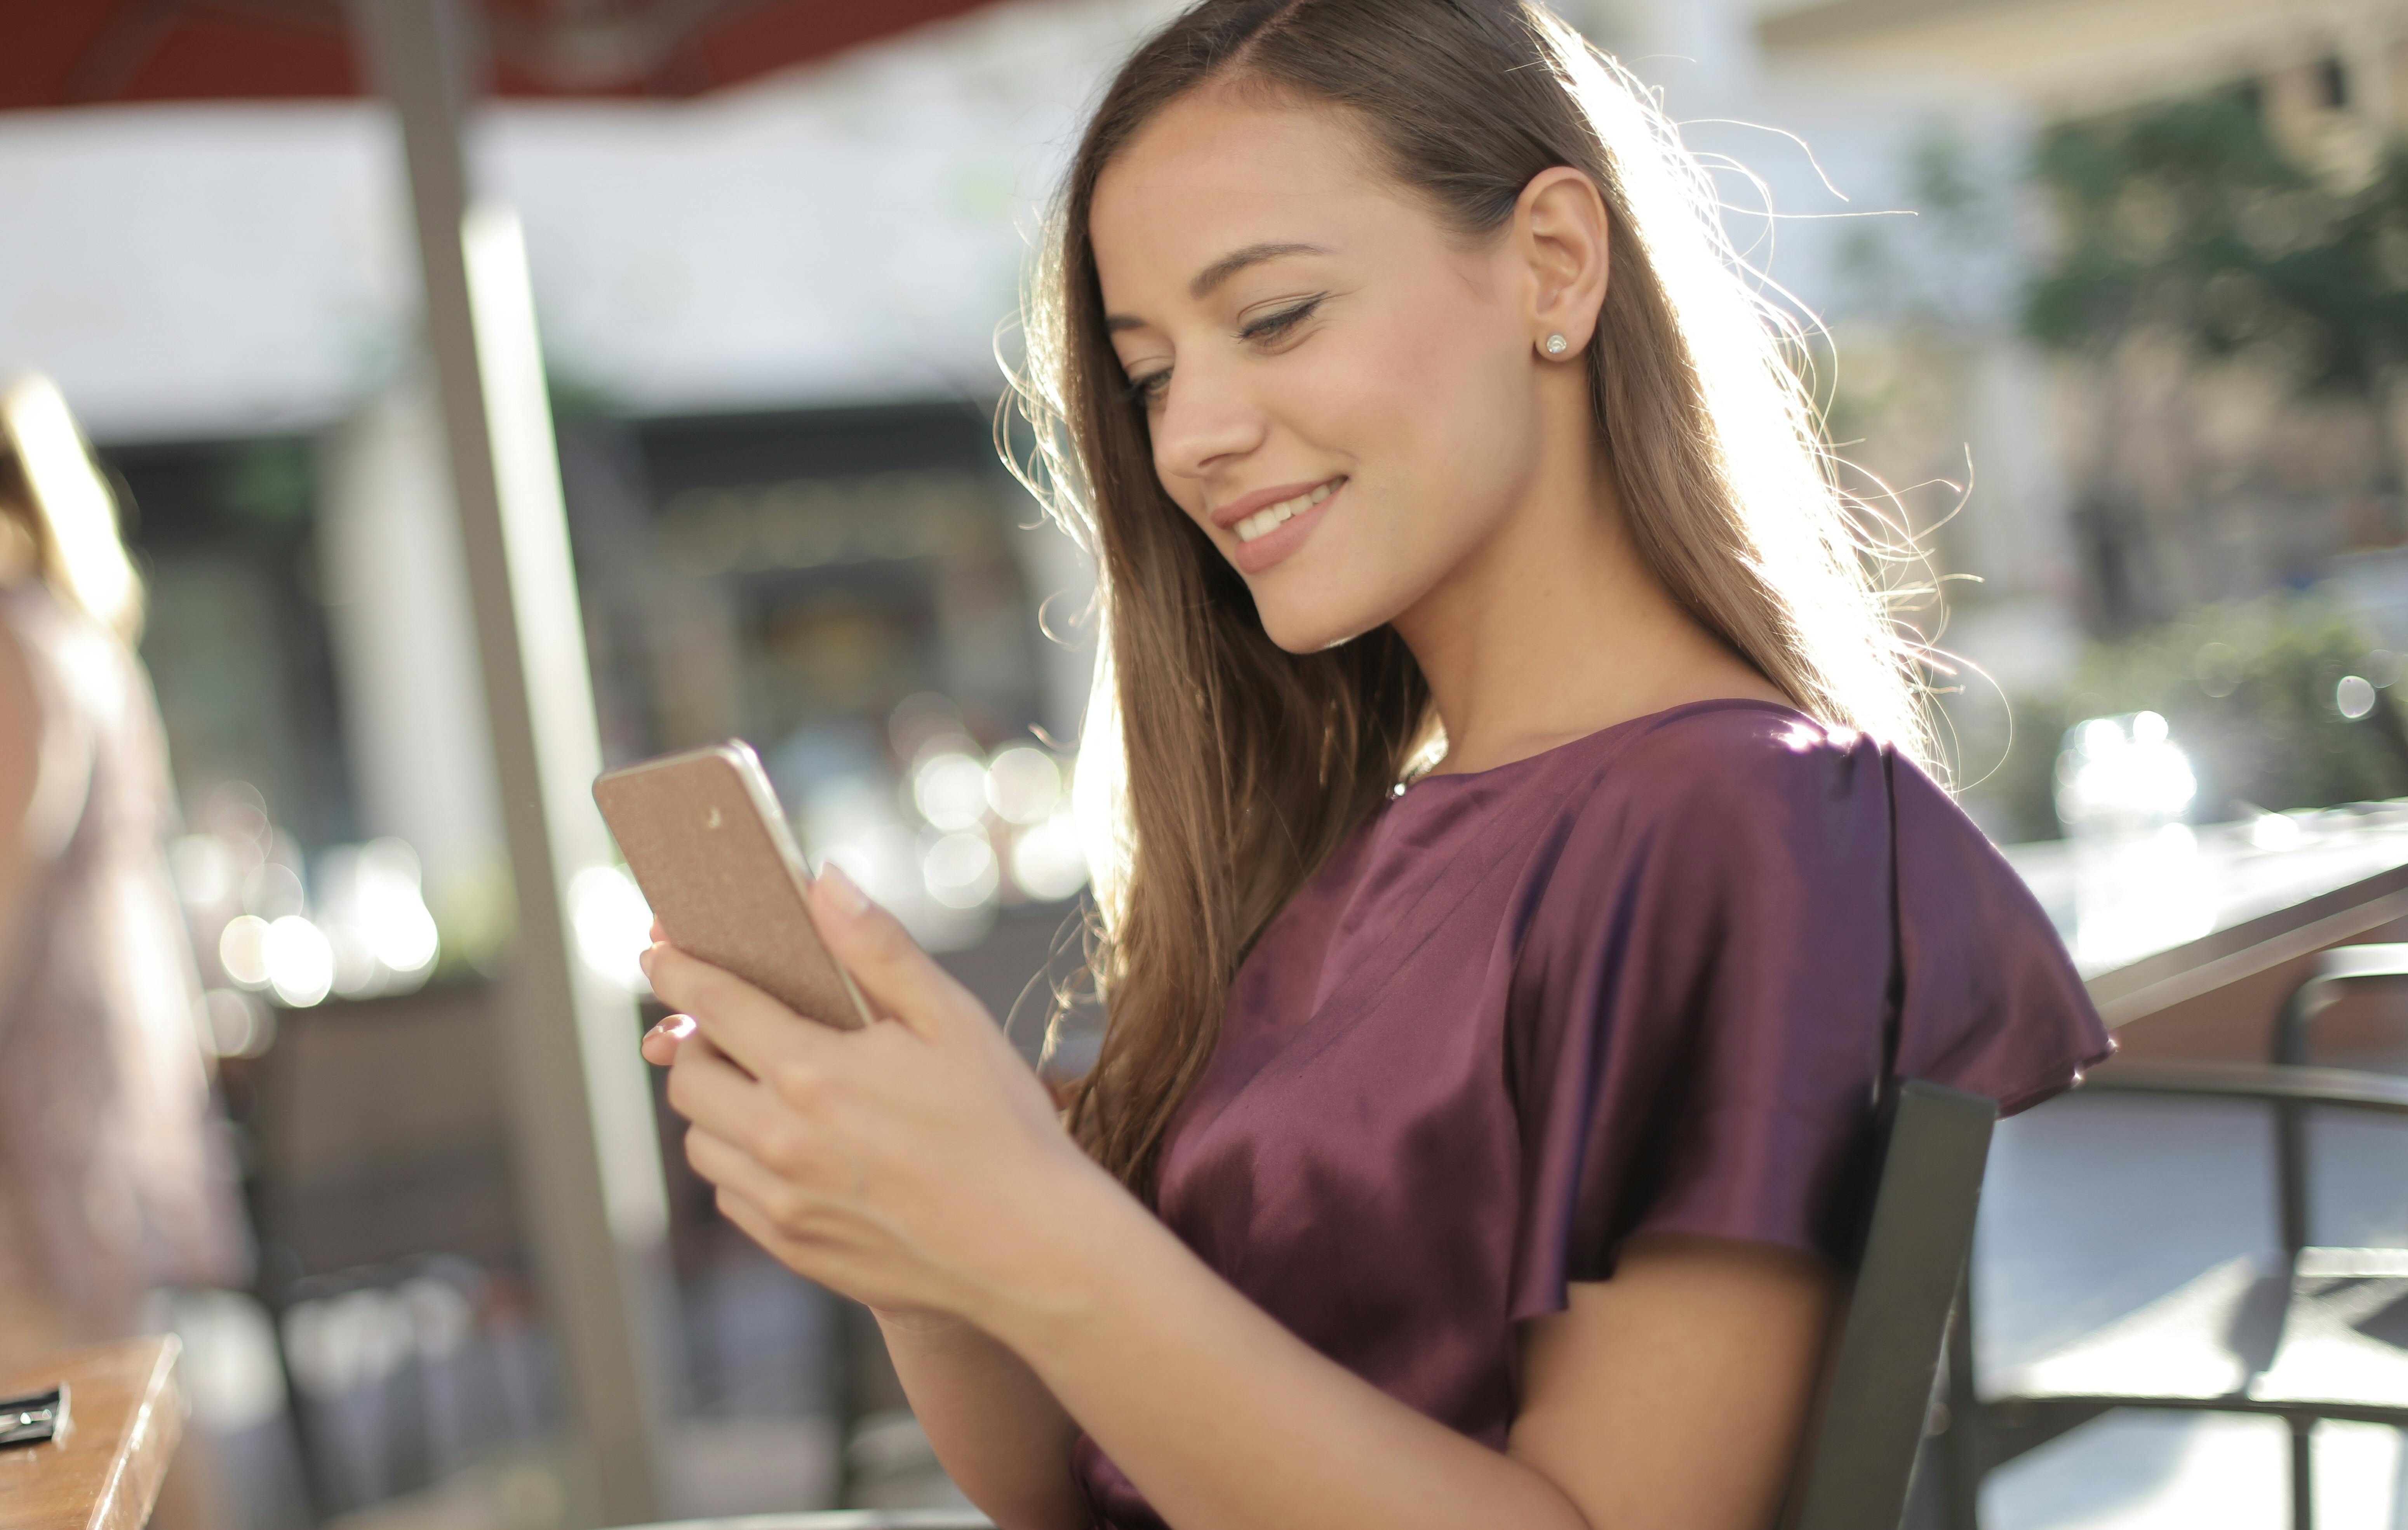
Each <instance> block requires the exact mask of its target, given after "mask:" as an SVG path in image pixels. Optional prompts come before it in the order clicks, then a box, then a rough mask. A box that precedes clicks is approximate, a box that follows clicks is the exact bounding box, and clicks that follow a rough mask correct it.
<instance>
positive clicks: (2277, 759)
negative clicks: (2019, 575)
mask: <svg viewBox="0 0 2408 1530" xmlns="http://www.w3.org/2000/svg"><path fill="white" fill-rule="evenodd" d="M2400 668H2401V665H2400V660H2399V658H2398V657H2397V656H2396V655H2394V654H2390V653H2387V652H2385V651H2382V650H2379V649H2377V648H2375V647H2374V646H2373V639H2372V637H2371V636H2369V635H2368V634H2367V632H2366V630H2365V628H2364V627H2363V626H2361V625H2360V624H2359V623H2358V620H2357V618H2356V617H2355V616H2353V615H2352V614H2351V613H2350V611H2349V610H2348V608H2346V607H2344V606H2343V605H2342V604H2340V603H2339V602H2338V601H2335V600H2332V599H2329V598H2328V597H2326V596H2323V595H2315V594H2310V595H2269V596H2266V597H2264V598H2262V599H2258V600H2252V601H2245V602H2234V603H2231V604H2229V605H2219V606H2207V607H2201V608H2198V609H2196V610H2193V611H2191V612H2189V613H2187V614H2186V616H2185V617H2184V618H2183V619H2182V620H2180V621H2177V622H2168V623H2166V624H2165V625H2163V626H2157V627H2150V628H2145V629H2143V630H2142V631H2140V632H2137V633H2134V634H2133V635H2132V636H2128V637H2126V638H2123V639H2121V640H2120V641H2116V642H2101V643H2094V644H2092V645H2091V646H2090V648H2089V650H2088V651H2086V652H2085V654H2084V656H2083V660H2082V663H2081V665H2080V666H2079V668H2078V670H2077V673H2076V679H2075V684H2074V688H2073V690H2072V692H2071V694H2068V695H2064V696H2057V697H2022V698H2018V700H2017V702H2016V705H2015V708H2014V734H2015V737H2014V744H2013V745H2012V746H2011V747H2008V748H2007V749H2006V752H2005V756H2004V758H2003V759H2000V749H1999V746H2000V744H2001V743H2002V742H2003V740H2001V739H1997V738H1995V737H1992V736H1986V735H1985V736H1978V737H1974V738H1969V739H1968V741H1967V742H1968V745H1969V748H1968V749H1967V751H1966V753H1967V758H1968V760H1969V763H1974V762H1976V760H1977V758H1978V762H1979V764H1980V765H1981V767H1983V768H1986V767H1987V762H1990V761H1996V762H1997V765H1996V768H1994V769H1988V774H1987V776H1986V779H1980V780H1978V781H1973V782H1969V785H1968V790H1967V797H1968V799H1969V800H1968V805H1969V807H1971V808H1973V810H1974V812H1975V813H1976V816H1978V817H1980V818H1981V819H1982V820H1983V821H1984V822H1985V825H1986V826H1988V827H1989V828H1990V829H1991V831H1992V832H1993V833H1995V834H1998V835H2000V837H2003V838H2039V837H2044V836H2054V835H2055V834H2056V833H2057V829H2056V826H2055V821H2054V811H2053V808H2052V806H2051V793H2052V786H2053V781H2054V775H2055V770H2056V764H2057V750H2058V747H2059V742H2060V740H2061V738H2062V736H2063V733H2064V730H2065V729H2067V728H2069V727H2071V726H2072V725H2073V724H2074V723H2076V722H2081V721H2082V720H2083V719H2085V718H2091V717H2112V716H2115V715H2118V714H2121V713H2126V712H2138V711H2153V712H2157V713H2158V714H2159V715H2161V716H2163V717H2164V718H2165V719H2166V722H2167V723H2168V725H2169V726H2170V727H2171V730H2172V734H2173V738H2174V741H2175V742H2176V743H2178V744H2180V745H2181V746H2182V747H2183V749H2184V751H2186V752H2187V753H2188V754H2189V755H2190V758H2191V764H2192V766H2193V768H2194V769H2195V770H2197V772H2198V773H2199V778H2200V794H2199V797H2198V799H2197V800H2196V801H2195V802H2194V803H2193V804H2192V811H2191V817H2192V818H2193V819H2195V820H2197V821H2200V822H2214V821H2222V820H2229V819H2233V818H2237V817H2241V816H2243V815H2244V814H2245V813H2246V812H2248V810H2249V809H2250V808H2269V809H2274V810H2281V809H2285V808H2325V807H2329V806H2331V805H2333V804H2334V803H2341V802H2360V801H2372V800H2380V799H2383V798H2386V797H2398V796H2408V728H2403V724H2402V713H2401V700H2402V699H2403V698H2401V695H2400V692H2401V689H2402V688H2401V687H2400V686H2398V685H2395V684H2392V682H2393V681H2394V680H2395V679H2398V678H2399V674H2400ZM2347 675H2357V676H2359V677H2361V678H2364V679H2368V680H2369V681H2371V682H2372V683H2375V684H2378V685H2384V686H2387V687H2389V688H2388V689H2385V690H2381V691H2378V692H2376V693H2375V702H2374V708H2373V710H2372V712H2370V713H2368V714H2367V715H2366V716H2364V717H2361V718H2357V719H2351V718H2347V717H2344V716H2343V715H2342V712H2341V709H2340V707H2339V705H2338V704H2337V702H2336V699H2335V693H2336V691H2337V690H2338V688H2339V686H2340V684H2341V680H2342V679H2343V676H2347ZM1975 747H1982V748H1985V749H1986V751H1987V752H1986V753H1985V754H1982V755H1980V756H1978V757H1977V756H1976V755H1975V754H1974V748H1975Z"/></svg>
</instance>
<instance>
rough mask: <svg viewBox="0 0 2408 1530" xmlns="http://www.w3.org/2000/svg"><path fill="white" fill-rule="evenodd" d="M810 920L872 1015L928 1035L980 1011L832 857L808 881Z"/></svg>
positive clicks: (975, 1002)
mask: <svg viewBox="0 0 2408 1530" xmlns="http://www.w3.org/2000/svg"><path fill="white" fill-rule="evenodd" d="M811 922H812V924H813V925H815V926H816V927H817V928H818V930H819V934H820V938H821V939H822V940H823V941H824V942H826V944H827V949H828V954H829V955H831V956H834V957H835V958H836V959H837V961H838V962H839V963H841V964H842V965H843V966H844V969H845V970H846V971H847V972H850V973H852V974H853V981H854V982H856V983H859V984H860V985H861V991H862V993H863V994H864V995H865V996H866V997H867V999H868V1000H869V1008H870V1011H871V1013H873V1014H881V1015H892V1016H894V1017H895V1018H896V1020H899V1021H901V1022H903V1023H904V1024H905V1025H907V1026H909V1027H910V1028H911V1029H912V1030H913V1031H916V1032H918V1033H919V1034H920V1035H922V1036H924V1037H930V1038H932V1039H933V1038H934V1037H936V1036H937V1035H938V1034H939V1032H941V1031H943V1030H944V1029H946V1028H947V1027H949V1026H951V1025H953V1024H955V1023H958V1022H959V1021H960V1020H961V1019H962V1017H964V1016H973V1017H975V1016H980V1015H982V1013H983V1011H982V1008H981V1007H980V1005H979V1001H978V1000H977V999H976V998H975V997H973V996H972V995H971V994H970V992H969V990H968V989H967V988H964V987H963V986H962V985H961V984H960V983H958V982H956V981H954V980H953V974H952V973H950V972H947V971H946V970H945V969H944V968H943V967H940V966H939V965H937V963H936V959H935V958H933V957H931V956H930V955H929V954H928V953H927V952H926V951H922V950H921V949H920V946H919V943H918V942H917V941H915V940H913V939H912V938H911V933H910V931H909V930H906V929H905V928H904V927H903V924H902V922H901V921H899V920H897V919H896V917H895V916H894V915H893V914H890V913H888V912H887V911H886V910H885V909H883V908H880V907H878V905H876V904H874V903H872V902H870V901H869V895H868V894H866V893H864V892H862V890H861V889H860V888H859V887H857V886H855V885H854V884H853V879H852V878H850V877H848V876H846V875H845V874H844V868H843V867H842V866H839V865H837V864H836V863H835V862H833V861H831V862H829V863H828V864H827V865H825V866H824V867H823V868H822V869H821V871H820V875H819V878H818V879H817V880H815V881H814V882H812V884H811Z"/></svg>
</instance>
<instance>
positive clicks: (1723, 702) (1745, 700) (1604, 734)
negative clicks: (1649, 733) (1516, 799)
mask: <svg viewBox="0 0 2408 1530" xmlns="http://www.w3.org/2000/svg"><path fill="white" fill-rule="evenodd" d="M1727 707H1751V708H1758V709H1760V710H1763V711H1768V712H1780V713H1783V714H1784V715H1785V716H1789V717H1794V718H1797V719H1798V720H1799V721H1800V722H1813V719H1812V718H1810V717H1808V716H1807V715H1806V714H1805V713H1804V712H1801V711H1799V709H1798V708H1795V707H1792V706H1790V705H1789V704H1788V703H1787V702H1782V701H1766V700H1763V699H1762V698H1760V697H1756V696H1709V697H1707V698H1705V699H1704V700H1702V701H1684V702H1682V703H1680V704H1679V705H1678V706H1674V707H1666V708H1662V709H1661V710H1658V711H1653V712H1642V713H1641V714H1640V715H1639V716H1637V717H1626V718H1624V719H1623V720H1622V721H1621V722H1612V723H1608V724H1607V725H1606V726H1604V727H1602V728H1599V729H1598V730H1597V731H1596V732H1595V733H1584V734H1582V735H1581V736H1579V737H1577V738H1567V739H1565V740H1564V741H1563V742H1562V743H1560V744H1551V745H1549V746H1548V747H1547V748H1545V749H1542V750H1541V751H1538V752H1537V753H1535V754H1525V755H1523V756H1522V757H1521V758H1520V759H1518V760H1507V761H1505V762H1504V763H1503V764H1501V765H1489V766H1487V767H1486V768H1485V769H1482V770H1450V771H1443V772H1440V771H1432V772H1429V773H1428V774H1426V775H1421V776H1416V777H1414V778H1412V779H1411V780H1408V781H1403V782H1400V783H1398V796H1400V797H1401V796H1404V795H1407V794H1409V793H1412V792H1419V791H1421V790H1423V789H1424V788H1426V787H1427V786H1429V785H1431V784H1432V783H1434V782H1438V781H1465V782H1469V781H1480V780H1494V779H1498V778H1499V777H1501V776H1502V775H1503V773H1504V772H1506V771H1509V770H1519V769H1521V768H1522V767H1523V766H1525V765H1537V764H1538V763H1539V762H1541V761H1542V760H1552V759H1557V758H1561V757H1562V756H1564V755H1567V754H1569V753H1570V752H1571V751H1574V750H1580V749H1585V748H1587V747H1588V746H1590V745H1592V744H1596V743H1598V742H1600V741H1602V740H1604V739H1607V738H1611V737H1613V736H1614V735H1616V734H1619V733H1622V732H1623V731H1625V730H1626V729H1630V728H1636V727H1638V726H1640V725H1641V724H1642V723H1650V722H1656V723H1660V722H1670V720H1671V719H1673V718H1676V717H1684V716H1686V715H1688V714H1689V713H1691V712H1704V711H1716V710H1720V709H1722V708H1727Z"/></svg>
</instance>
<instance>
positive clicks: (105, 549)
mask: <svg viewBox="0 0 2408 1530" xmlns="http://www.w3.org/2000/svg"><path fill="white" fill-rule="evenodd" d="M0 522H5V524H0V536H6V538H7V541H6V543H5V544H0V565H6V564H7V563H12V562H15V561H17V560H16V559H15V558H14V557H13V556H8V555H6V553H7V549H9V548H13V547H22V548H24V549H26V551H27V552H28V554H29V556H28V557H27V558H26V560H25V561H27V562H29V563H30V564H31V565H32V571H33V572H35V573H36V574H38V575H39V576H40V578H41V579H42V580H43V581H44V582H45V583H47V584H48V585H49V586H50V590H51V592H52V593H54V594H56V595H57V596H58V597H59V598H60V599H61V600H63V601H65V602H66V603H67V604H68V605H70V606H73V607H75V608H77V609H78V610H80V611H81V612H83V613H84V614H85V615H86V616H89V617H91V618H92V619H93V621H95V622H100V623H101V624H102V625H104V626H106V627H108V628H110V629H111V630H113V631H114V632H115V633H116V634H117V635H118V636H120V637H122V638H123V639H124V640H125V641H126V642H127V643H129V644H131V643H132V642H134V641H135V640H136V638H137V637H139V636H141V632H142V581H141V579H140V577H139V576H138V575H136V573H135V571H134V565H133V562H132V560H130V559H129V558H127V557H126V555H125V544H124V543H123V542H122V540H120V538H119V535H118V516H117V498H116V495H115V494H114V493H111V492H110V489H109V485H108V478H107V477H106V476H105V475H104V474H103V473H102V472H101V468H100V464H99V463H98V461H97V460H96V459H95V458H94V457H93V450H92V444H91V443H90V442H88V441H86V440H85V439H84V436H83V431H82V430H81V428H80V427H79V426H78V425H77V424H76V422H75V416H74V415H72V414H71V413H69V412H68V410H67V405H66V400H65V398H62V397H61V396H60V395H59V390H58V388H57V386H56V385H55V384H53V383H52V382H51V381H50V379H48V378H46V377H42V376H40V375H39V374H37V373H27V374H25V375H23V376H22V377H19V378H16V379H13V380H11V381H9V382H8V383H7V385H6V386H5V387H0Z"/></svg>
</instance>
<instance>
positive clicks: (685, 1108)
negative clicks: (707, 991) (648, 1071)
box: [669, 1034, 799, 1157]
mask: <svg viewBox="0 0 2408 1530" xmlns="http://www.w3.org/2000/svg"><path fill="white" fill-rule="evenodd" d="M669 1105H670V1108H673V1109H675V1110H676V1111H677V1113H678V1114H679V1115H681V1116H683V1117H685V1119H686V1120H687V1121H689V1122H693V1123H694V1124H695V1126H698V1127H700V1128H701V1129H703V1130H704V1131H707V1132H709V1133H710V1135H711V1136H713V1137H720V1138H722V1139H724V1140H725V1141H729V1142H735V1143H740V1144H743V1145H744V1146H745V1147H746V1148H747V1149H748V1150H749V1151H753V1152H754V1153H755V1154H757V1155H760V1156H765V1157H767V1156H772V1155H774V1156H777V1157H791V1156H792V1155H793V1154H792V1144H791V1142H790V1141H789V1138H791V1137H792V1136H793V1134H794V1132H795V1129H796V1126H797V1125H798V1124H799V1123H798V1122H796V1121H795V1120H794V1118H793V1113H792V1112H791V1111H788V1110H786V1109H785V1108H783V1107H781V1105H780V1104H779V1103H778V1101H777V1099H776V1098H775V1097H774V1096H772V1095H771V1094H769V1093H768V1092H767V1091H766V1090H764V1089H763V1088H762V1087H761V1085H760V1082H759V1081H758V1080H755V1079H753V1078H752V1077H751V1076H750V1075H748V1074H746V1073H745V1072H744V1070H743V1069H741V1068H740V1067H738V1066H737V1065H736V1064H734V1063H732V1062H730V1061H729V1060H728V1058H727V1057H726V1056H725V1054H724V1053H723V1052H721V1051H720V1050H719V1049H718V1048H717V1047H716V1046H714V1045H712V1044H711V1040H710V1037H708V1036H704V1035H700V1034H696V1035H695V1036H690V1037H686V1039H685V1041H684V1042H683V1043H682V1044H681V1045H680V1046H679V1048H678V1057H677V1062H676V1063H675V1064H674V1065H671V1066H670V1068H669Z"/></svg>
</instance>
